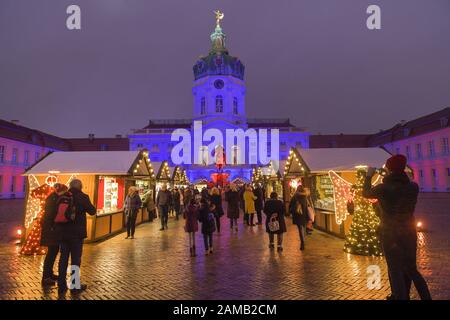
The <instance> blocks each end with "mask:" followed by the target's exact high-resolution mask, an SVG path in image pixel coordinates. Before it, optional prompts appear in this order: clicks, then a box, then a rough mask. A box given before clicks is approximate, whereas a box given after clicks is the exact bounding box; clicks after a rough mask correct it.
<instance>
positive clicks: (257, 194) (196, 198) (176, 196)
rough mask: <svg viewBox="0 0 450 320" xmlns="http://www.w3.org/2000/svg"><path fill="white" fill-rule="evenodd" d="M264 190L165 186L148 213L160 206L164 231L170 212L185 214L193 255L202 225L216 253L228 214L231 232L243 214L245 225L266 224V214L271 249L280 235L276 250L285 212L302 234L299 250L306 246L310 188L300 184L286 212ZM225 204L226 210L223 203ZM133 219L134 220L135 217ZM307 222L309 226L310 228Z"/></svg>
mask: <svg viewBox="0 0 450 320" xmlns="http://www.w3.org/2000/svg"><path fill="white" fill-rule="evenodd" d="M264 195H265V190H264V189H263V188H262V186H261V185H259V184H255V185H254V186H252V185H251V184H245V185H242V186H238V185H236V184H233V183H231V184H228V185H226V186H224V187H223V188H221V187H212V188H207V187H204V188H202V189H201V190H199V189H197V188H196V187H195V186H189V187H185V188H177V187H175V188H174V189H172V190H169V189H168V188H167V186H166V185H163V186H162V187H161V189H160V190H159V192H158V194H157V196H156V201H155V202H154V203H153V202H152V201H151V200H144V203H147V204H146V205H145V207H146V208H147V209H148V210H149V216H153V215H154V210H155V208H157V211H158V212H159V218H160V221H161V229H160V230H161V231H164V230H167V228H168V223H167V222H168V219H169V215H170V214H171V213H172V214H173V216H174V217H175V219H176V220H179V216H180V215H183V218H184V219H185V231H186V232H187V233H188V234H189V248H190V254H191V256H193V257H194V256H196V245H195V233H196V232H198V230H199V223H200V224H201V229H200V230H201V233H202V234H203V239H204V248H205V254H206V255H209V254H211V253H213V237H212V235H213V233H215V232H217V233H220V232H221V227H222V222H221V218H222V217H223V216H224V215H225V213H226V216H227V218H228V220H229V227H230V231H231V232H238V230H239V227H238V220H239V218H240V217H241V216H242V218H243V225H244V226H246V227H255V226H257V225H262V224H263V214H264V215H265V216H266V219H265V226H266V231H267V233H268V234H269V241H270V245H269V248H270V249H275V245H274V237H275V235H277V236H278V237H277V250H278V251H282V250H283V247H282V239H283V233H284V232H286V222H285V215H286V214H288V215H291V216H292V219H293V223H294V224H295V225H297V227H298V230H299V235H300V250H304V249H305V234H306V232H307V230H308V233H309V234H310V233H311V231H312V227H311V225H312V222H313V220H314V213H313V212H312V211H313V206H312V202H311V201H310V196H309V192H308V189H307V188H304V187H303V186H299V188H298V189H297V190H296V193H295V195H294V197H293V198H292V200H291V202H290V204H289V210H288V211H286V208H285V205H284V203H283V201H282V200H280V199H279V195H278V194H277V193H276V192H273V193H272V194H271V195H270V197H269V198H268V199H265V196H264ZM225 203H226V210H224V207H225V206H224V204H225ZM133 221H134V220H133ZM308 223H309V224H310V227H309V228H308Z"/></svg>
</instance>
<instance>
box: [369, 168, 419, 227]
mask: <svg viewBox="0 0 450 320" xmlns="http://www.w3.org/2000/svg"><path fill="white" fill-rule="evenodd" d="M362 194H363V197H365V198H370V199H378V201H379V206H380V209H381V210H380V220H381V226H382V227H385V228H386V227H394V228H398V227H402V226H403V227H414V210H415V207H416V203H417V196H418V194H419V186H418V185H417V183H415V182H412V181H410V180H409V178H408V176H407V175H406V174H405V173H402V174H390V175H388V176H386V177H385V178H384V179H383V183H381V184H379V185H376V186H374V187H372V185H371V179H370V178H366V180H365V181H364V187H363V193H362Z"/></svg>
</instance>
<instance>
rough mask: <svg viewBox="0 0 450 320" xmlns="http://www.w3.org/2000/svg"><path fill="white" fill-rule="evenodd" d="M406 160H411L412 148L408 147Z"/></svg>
mask: <svg viewBox="0 0 450 320" xmlns="http://www.w3.org/2000/svg"><path fill="white" fill-rule="evenodd" d="M406 159H408V160H411V148H410V147H409V146H406Z"/></svg>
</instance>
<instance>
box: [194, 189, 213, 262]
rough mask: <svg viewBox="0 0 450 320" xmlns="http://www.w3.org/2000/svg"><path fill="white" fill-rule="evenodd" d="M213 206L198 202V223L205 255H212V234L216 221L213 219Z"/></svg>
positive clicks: (206, 202) (201, 201) (204, 200)
mask: <svg viewBox="0 0 450 320" xmlns="http://www.w3.org/2000/svg"><path fill="white" fill-rule="evenodd" d="M213 210H214V206H213V205H211V204H210V203H209V202H208V200H206V199H205V198H202V199H201V200H200V209H199V213H198V221H200V223H201V224H202V234H203V242H204V244H205V255H208V254H212V253H213V233H214V231H216V219H215V217H214V213H213Z"/></svg>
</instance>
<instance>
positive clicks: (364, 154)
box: [297, 148, 390, 172]
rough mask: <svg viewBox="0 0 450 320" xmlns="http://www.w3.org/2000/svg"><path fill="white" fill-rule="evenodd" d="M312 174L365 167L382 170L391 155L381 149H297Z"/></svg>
mask: <svg viewBox="0 0 450 320" xmlns="http://www.w3.org/2000/svg"><path fill="white" fill-rule="evenodd" d="M297 152H298V154H299V155H300V156H301V157H302V158H303V160H304V161H305V164H306V165H307V167H308V168H309V169H310V170H311V172H324V171H326V172H327V171H329V170H334V171H354V170H355V167H356V166H359V165H365V166H369V167H376V168H381V167H382V166H383V165H384V164H385V163H386V160H387V159H388V158H389V157H390V154H389V153H388V152H386V151H385V150H383V149H381V148H323V149H297Z"/></svg>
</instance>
